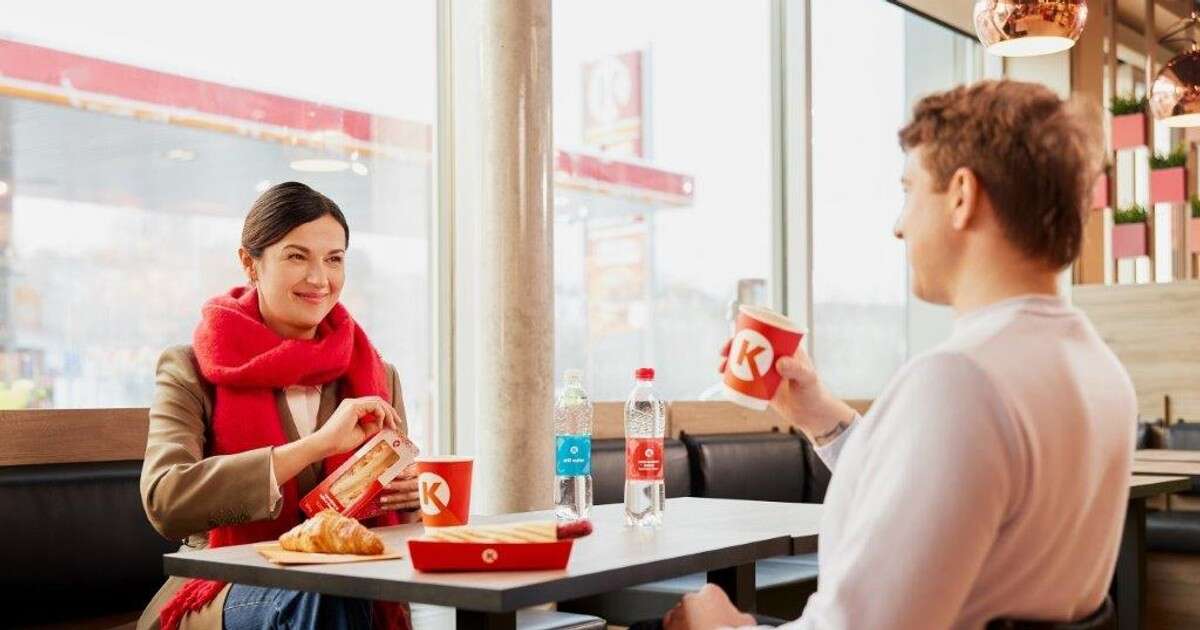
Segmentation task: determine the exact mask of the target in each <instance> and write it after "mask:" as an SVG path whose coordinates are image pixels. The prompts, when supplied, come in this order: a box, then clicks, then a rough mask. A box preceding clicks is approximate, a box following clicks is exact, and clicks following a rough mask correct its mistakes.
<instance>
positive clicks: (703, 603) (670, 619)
mask: <svg viewBox="0 0 1200 630" xmlns="http://www.w3.org/2000/svg"><path fill="white" fill-rule="evenodd" d="M753 625H754V617H751V616H750V615H747V614H745V613H743V612H739V611H738V609H737V608H735V607H734V605H733V602H731V601H729V597H728V596H727V595H725V591H723V590H721V589H720V588H718V587H717V586H715V585H712V584H706V585H705V586H704V588H702V589H700V591H699V592H698V593H689V594H687V595H684V596H683V599H681V600H679V603H678V604H676V605H675V607H674V608H672V609H671V610H670V611H669V612H667V616H666V617H663V628H665V630H715V629H716V628H726V627H734V628H736V627H739V626H753Z"/></svg>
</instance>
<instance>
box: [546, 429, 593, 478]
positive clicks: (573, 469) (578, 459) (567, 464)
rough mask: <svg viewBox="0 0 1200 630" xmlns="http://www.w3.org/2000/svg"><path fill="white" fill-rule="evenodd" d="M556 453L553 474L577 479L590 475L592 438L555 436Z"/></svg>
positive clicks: (585, 436)
mask: <svg viewBox="0 0 1200 630" xmlns="http://www.w3.org/2000/svg"><path fill="white" fill-rule="evenodd" d="M555 443H556V446H555V449H554V450H555V452H556V453H557V457H556V463H555V466H554V471H555V472H554V474H556V475H558V476H560V477H578V476H580V475H590V474H592V436H590V435H559V436H555Z"/></svg>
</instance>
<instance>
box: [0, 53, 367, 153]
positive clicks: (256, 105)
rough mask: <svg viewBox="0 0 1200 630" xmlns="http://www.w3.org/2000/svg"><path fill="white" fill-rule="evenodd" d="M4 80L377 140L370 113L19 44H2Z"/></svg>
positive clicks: (0, 70) (0, 69) (0, 58)
mask: <svg viewBox="0 0 1200 630" xmlns="http://www.w3.org/2000/svg"><path fill="white" fill-rule="evenodd" d="M0 75H3V76H4V77H9V78H13V79H20V80H22V81H28V82H32V83H40V84H44V85H48V86H53V87H55V88H58V89H74V90H79V91H80V92H90V93H94V94H103V95H110V96H116V97H119V98H123V99H129V100H133V101H140V102H144V103H152V104H155V105H161V106H165V107H170V108H177V109H182V110H191V111H196V112H203V113H206V114H214V115H218V116H226V117H230V118H237V119H241V120H248V121H253V122H256V123H261V124H266V125H275V126H279V127H285V128H288V129H295V130H298V131H311V132H317V131H334V132H341V133H344V134H346V135H347V136H349V137H351V138H355V139H358V140H363V141H372V140H375V138H374V137H373V135H372V129H371V119H372V114H368V113H366V112H360V111H355V110H350V109H343V108H339V107H331V106H329V105H321V104H319V103H313V102H310V101H303V100H300V99H295V98H289V97H286V96H279V95H277V94H269V93H266V92H258V91H255V90H248V89H245V88H238V87H233V86H229V85H223V84H220V83H213V82H211V81H203V80H199V79H192V78H189V77H184V76H179V75H175V74H167V73H165V72H158V71H155V70H149V69H146V68H139V67H137V66H131V65H128V64H123V63H115V62H112V61H105V60H102V59H94V58H91V57H84V56H82V55H76V54H72V53H68V52H63V51H59V50H53V49H51V48H43V47H41V46H33V45H30V44H23V43H19V42H13V41H6V40H0Z"/></svg>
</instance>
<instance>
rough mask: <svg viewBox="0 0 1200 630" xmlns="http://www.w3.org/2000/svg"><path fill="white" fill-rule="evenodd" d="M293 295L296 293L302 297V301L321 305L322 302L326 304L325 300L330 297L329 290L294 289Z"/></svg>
mask: <svg viewBox="0 0 1200 630" xmlns="http://www.w3.org/2000/svg"><path fill="white" fill-rule="evenodd" d="M292 295H295V296H296V297H298V298H300V300H301V301H303V302H305V303H308V304H312V305H314V306H320V305H321V304H324V303H325V300H326V299H328V298H329V292H328V291H293V292H292Z"/></svg>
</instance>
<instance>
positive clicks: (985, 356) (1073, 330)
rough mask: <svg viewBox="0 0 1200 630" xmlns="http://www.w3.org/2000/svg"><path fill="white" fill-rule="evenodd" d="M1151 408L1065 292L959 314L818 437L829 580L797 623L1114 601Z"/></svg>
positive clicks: (899, 621)
mask: <svg viewBox="0 0 1200 630" xmlns="http://www.w3.org/2000/svg"><path fill="white" fill-rule="evenodd" d="M1136 414H1137V406H1136V400H1135V396H1134V391H1133V386H1132V385H1131V383H1130V381H1129V377H1128V375H1127V374H1126V372H1125V369H1124V368H1123V367H1122V366H1121V364H1120V363H1119V362H1118V361H1117V358H1116V357H1115V356H1114V355H1113V353H1112V352H1111V351H1110V350H1109V349H1108V347H1107V346H1106V345H1105V344H1104V343H1103V341H1101V339H1100V337H1099V336H1098V335H1097V334H1096V332H1095V330H1094V329H1093V328H1092V326H1091V324H1090V323H1089V322H1088V321H1087V319H1086V318H1085V317H1084V315H1083V314H1082V313H1081V312H1080V311H1078V310H1076V309H1074V308H1072V307H1070V306H1068V305H1066V304H1065V303H1064V302H1063V301H1061V300H1060V299H1058V298H1054V297H1050V296H1029V297H1022V298H1015V299H1011V300H1006V301H1003V302H1000V303H997V304H993V305H990V306H987V307H985V308H982V309H980V310H978V311H975V312H972V313H969V314H967V315H965V316H962V317H961V318H959V319H958V320H957V321H956V323H955V329H954V333H953V335H952V337H951V338H950V339H949V340H948V341H947V342H945V343H944V344H942V345H941V346H939V347H938V348H936V349H934V350H933V351H932V352H929V353H928V354H925V355H923V356H921V357H918V358H915V359H913V360H912V361H910V362H909V363H908V364H907V365H905V366H904V367H903V368H902V369H901V370H900V371H899V373H898V374H897V375H896V376H895V377H894V378H893V379H892V381H891V383H890V384H889V385H888V386H887V388H886V389H885V391H884V392H883V394H882V395H881V396H880V397H879V398H878V399H877V400H876V401H875V403H874V405H873V406H872V407H871V410H870V412H869V413H868V414H867V415H866V416H865V417H863V418H861V419H858V420H857V421H856V422H854V423H853V424H852V425H851V429H850V430H848V431H847V432H846V433H843V435H842V436H840V437H839V438H838V439H837V440H836V441H834V442H833V443H831V444H828V445H826V446H825V447H823V448H820V449H818V454H819V455H820V456H821V457H822V459H823V460H825V462H826V464H828V465H829V467H830V469H831V470H833V478H832V481H831V482H830V485H829V491H828V493H827V494H826V497H825V514H824V517H823V521H822V526H821V534H820V539H819V540H820V542H819V548H820V585H819V587H818V591H817V592H816V594H814V595H813V596H812V597H811V598H810V599H809V601H808V605H807V607H806V608H805V611H804V615H803V616H802V617H801V618H800V619H799V620H797V621H795V622H793V623H791V624H788V625H786V626H785V627H786V628H790V629H794V630H800V629H804V630H809V629H818V628H820V629H829V628H846V629H858V628H871V629H873V630H881V629H885V628H921V629H927V628H970V629H977V628H982V627H983V626H984V625H985V624H986V623H987V622H988V621H989V620H991V619H994V618H999V617H1008V618H1021V619H1049V620H1073V619H1077V618H1079V617H1082V616H1085V615H1087V614H1090V613H1091V612H1092V611H1093V610H1094V609H1095V608H1097V607H1098V606H1099V605H1100V603H1101V602H1102V601H1103V598H1104V595H1105V593H1106V592H1107V590H1108V586H1109V582H1110V581H1111V579H1112V575H1113V567H1114V564H1115V562H1116V556H1117V549H1118V544H1119V541H1120V536H1121V529H1122V523H1123V518H1124V514H1125V507H1126V501H1127V498H1128V494H1129V476H1130V461H1131V458H1132V454H1133V445H1134V427H1135V420H1136Z"/></svg>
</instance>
